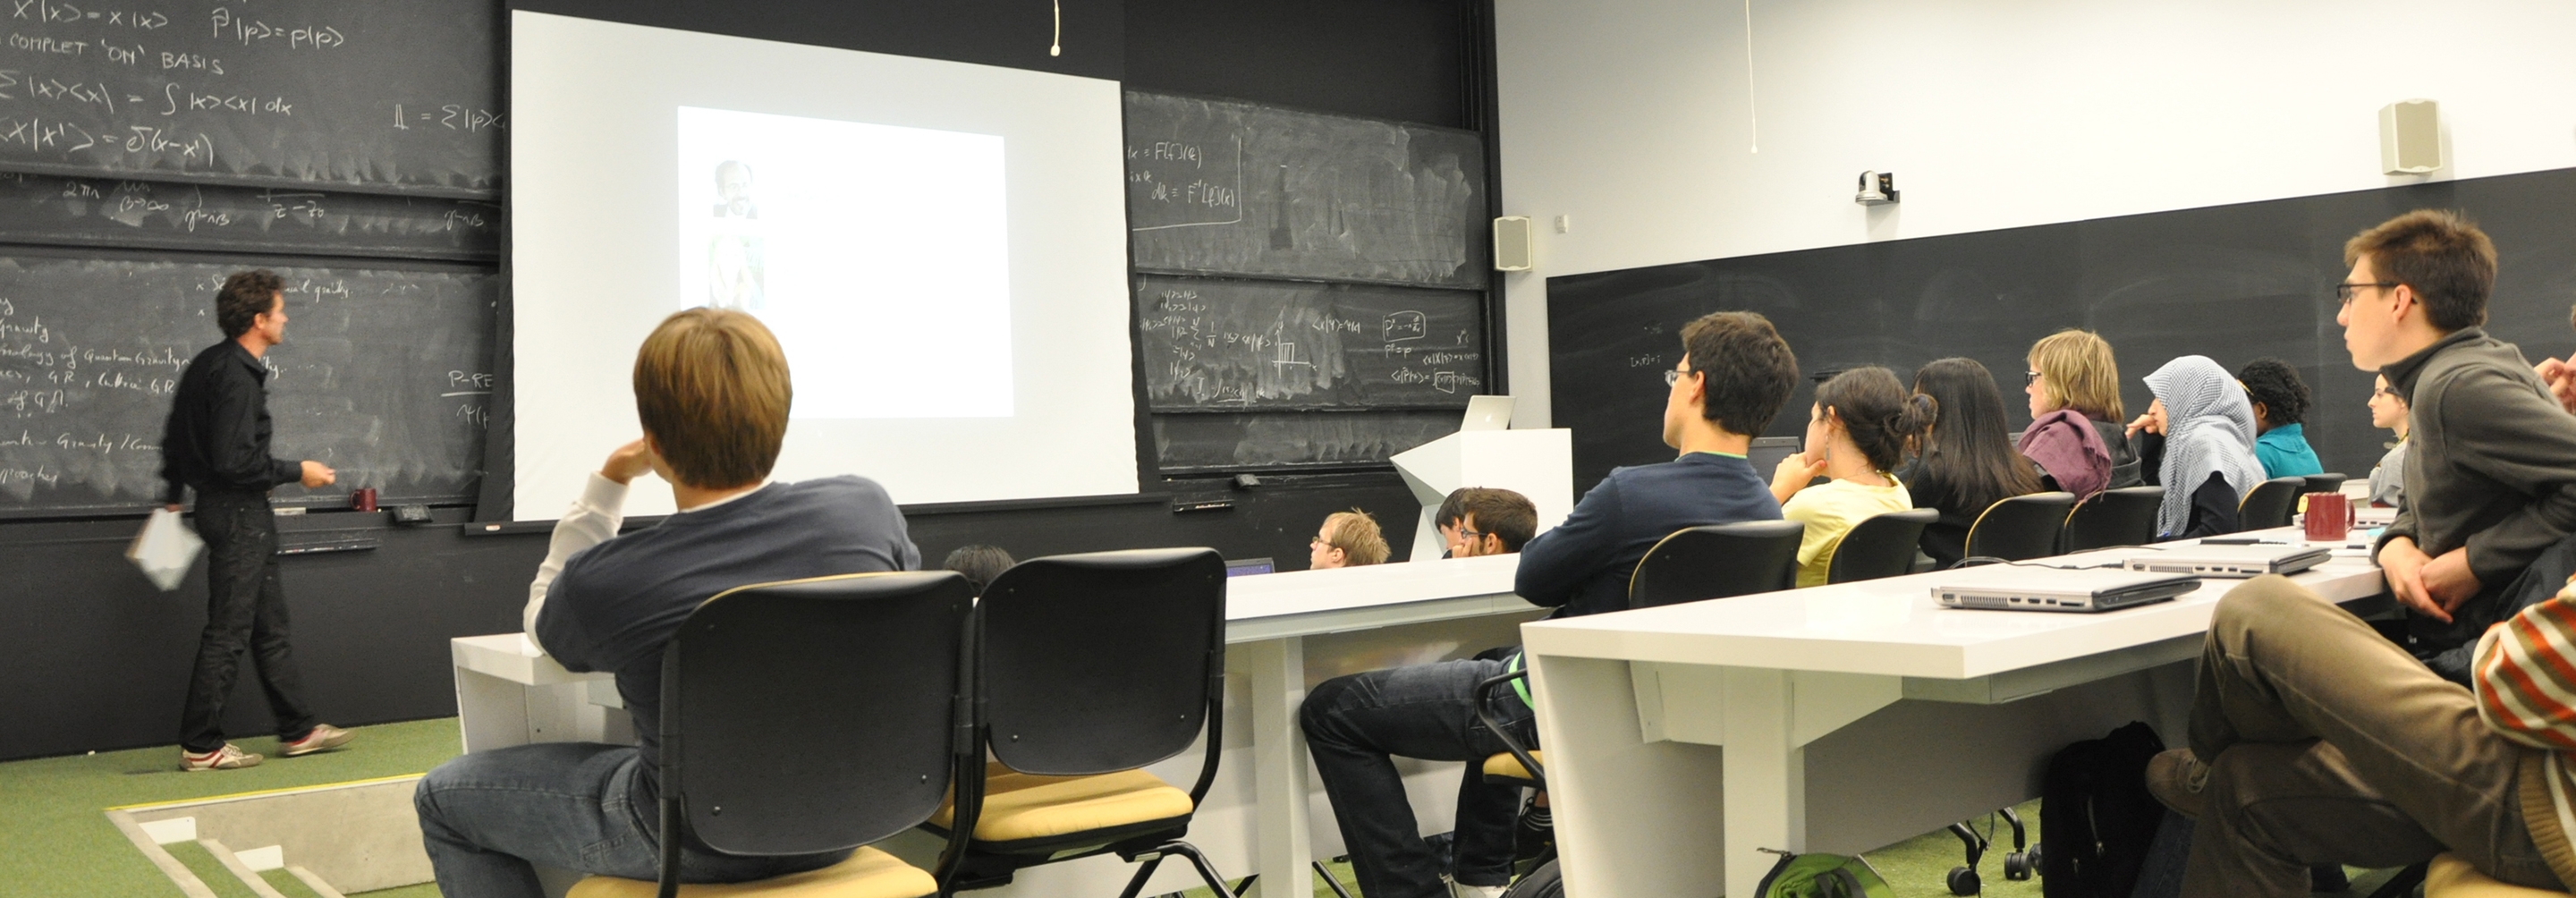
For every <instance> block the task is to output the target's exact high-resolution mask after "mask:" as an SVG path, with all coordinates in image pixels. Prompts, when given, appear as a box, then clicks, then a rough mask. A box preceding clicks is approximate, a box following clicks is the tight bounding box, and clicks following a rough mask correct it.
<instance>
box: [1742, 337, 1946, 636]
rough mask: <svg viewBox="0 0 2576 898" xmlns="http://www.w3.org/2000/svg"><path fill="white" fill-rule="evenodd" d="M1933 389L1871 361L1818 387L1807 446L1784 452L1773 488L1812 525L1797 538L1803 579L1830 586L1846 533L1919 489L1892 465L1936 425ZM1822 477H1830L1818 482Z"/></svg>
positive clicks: (1784, 511) (1795, 516) (1904, 503)
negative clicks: (1914, 385) (1924, 390)
mask: <svg viewBox="0 0 2576 898" xmlns="http://www.w3.org/2000/svg"><path fill="white" fill-rule="evenodd" d="M1935 411H1936V406H1935V405H1934V403H1933V399H1932V397H1930V396H1926V395H1923V394H1921V393H1909V392H1908V391H1907V390H1906V389H1905V384H1904V383H1903V382H1901V381H1898V380H1897V379H1896V373H1895V372H1893V371H1889V370H1887V369H1885V368H1881V367H1879V366H1877V365H1865V366H1862V367H1859V368H1854V369H1851V370H1849V371H1845V372H1843V373H1841V374H1837V375H1834V377H1833V379H1832V380H1828V381H1825V382H1824V384H1822V385H1820V386H1818V387H1816V404H1815V406H1814V407H1813V408H1811V409H1809V410H1808V417H1807V451H1805V452H1801V453H1798V454H1796V455H1791V456H1789V457H1787V458H1783V459H1781V460H1780V466H1779V467H1778V468H1777V469H1775V470H1774V471H1773V472H1772V474H1771V495H1773V496H1775V497H1777V498H1779V500H1780V516H1781V517H1783V518H1787V519H1789V520H1792V521H1796V522H1798V523H1801V524H1805V525H1807V535H1806V537H1805V538H1804V539H1803V540H1801V541H1800V542H1799V544H1798V585H1799V586H1823V585H1824V584H1825V577H1826V575H1827V574H1828V573H1830V572H1831V571H1832V570H1833V565H1834V550H1835V549H1836V548H1839V547H1841V546H1842V544H1843V534H1846V533H1850V532H1851V529H1852V528H1853V527H1854V526H1857V525H1858V524H1860V522H1862V521H1864V520H1867V519H1869V518H1870V517H1872V516H1875V515H1882V514H1886V513H1888V512H1892V511H1907V510H1911V509H1912V508H1913V507H1914V497H1913V495H1912V494H1910V493H1907V492H1906V491H1905V484H1902V483H1898V482H1897V481H1896V475H1894V474H1891V473H1889V472H1890V471H1894V470H1896V466H1897V465H1898V464H1899V463H1901V462H1903V461H1904V460H1905V445H1906V442H1907V441H1909V440H1912V439H1913V438H1915V437H1918V436H1921V435H1922V433H1923V431H1924V429H1925V428H1928V427H1930V426H1932V416H1933V414H1934V412H1935ZM1817 477H1826V478H1830V479H1829V480H1827V481H1826V482H1824V483H1821V484H1817V485H1815V486H1813V487H1810V486H1808V485H1807V484H1808V483H1809V482H1810V481H1813V480H1814V479H1816V478H1817Z"/></svg>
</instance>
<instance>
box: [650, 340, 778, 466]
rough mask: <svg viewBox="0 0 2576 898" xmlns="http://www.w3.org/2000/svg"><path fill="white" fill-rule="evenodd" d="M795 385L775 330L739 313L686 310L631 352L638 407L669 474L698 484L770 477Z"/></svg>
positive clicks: (776, 459)
mask: <svg viewBox="0 0 2576 898" xmlns="http://www.w3.org/2000/svg"><path fill="white" fill-rule="evenodd" d="M792 392H793V391H792V389H791V387H790V385H789V383H788V378H787V355H786V353H785V352H782V351H781V350H780V349H779V348H778V338H777V337H775V336H772V335H771V334H770V333H769V328H767V327H763V326H762V325H761V323H760V320H759V319H757V318H753V317H751V316H750V315H747V314H744V313H741V312H735V311H728V310H722V309H706V308H698V309H683V310H681V311H679V312H676V313H673V314H672V315H671V317H669V318H664V319H662V324H661V326H659V327H656V328H654V329H653V333H652V335H650V336H647V337H645V338H644V346H643V348H641V349H638V350H636V352H635V416H636V417H637V418H638V419H641V420H642V421H643V424H644V432H645V433H646V434H647V435H650V436H651V437H652V438H653V442H654V444H655V446H656V448H657V449H658V450H659V451H660V452H661V455H662V460H663V461H664V462H665V463H668V464H669V465H670V466H671V473H673V474H675V475H678V477H679V479H680V481H681V482H682V483H685V484H687V485H689V486H693V487H697V488H699V489H726V488H729V487H737V486H748V485H751V484H753V483H757V482H759V481H760V479H761V478H763V477H767V476H769V468H770V466H771V465H773V464H775V463H777V461H778V444H779V443H780V442H781V441H782V440H785V439H786V437H787V407H788V403H789V401H790V399H791V398H792Z"/></svg>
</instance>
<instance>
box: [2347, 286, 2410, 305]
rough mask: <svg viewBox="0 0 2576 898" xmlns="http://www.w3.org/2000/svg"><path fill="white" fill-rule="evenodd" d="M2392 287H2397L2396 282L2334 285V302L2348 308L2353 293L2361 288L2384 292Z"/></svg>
mask: <svg viewBox="0 0 2576 898" xmlns="http://www.w3.org/2000/svg"><path fill="white" fill-rule="evenodd" d="M2394 286H2397V282H2396V281H2374V282H2371V283H2367V284H2354V283H2348V282H2347V283H2341V284H2336V285H2335V301H2336V302H2338V303H2342V304H2344V305H2347V306H2348V305H2352V294H2353V291H2355V290H2360V289H2362V288H2364V287H2377V288H2380V289H2382V290H2385V289H2388V288H2390V287H2394Z"/></svg>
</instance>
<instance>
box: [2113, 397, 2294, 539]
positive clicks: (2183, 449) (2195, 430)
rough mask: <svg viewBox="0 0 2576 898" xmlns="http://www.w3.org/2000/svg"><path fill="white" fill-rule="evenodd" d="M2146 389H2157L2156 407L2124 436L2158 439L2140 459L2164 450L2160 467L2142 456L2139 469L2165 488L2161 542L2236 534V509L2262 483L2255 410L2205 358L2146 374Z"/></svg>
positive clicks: (2159, 530)
mask: <svg viewBox="0 0 2576 898" xmlns="http://www.w3.org/2000/svg"><path fill="white" fill-rule="evenodd" d="M2147 389H2149V390H2153V391H2155V394H2156V401H2155V404H2154V405H2151V406H2148V407H2147V413H2146V414H2144V415H2140V416H2138V420H2136V421H2132V422H2130V423H2129V432H2130V433H2131V434H2135V433H2137V432H2138V431H2140V430H2145V431H2147V432H2148V433H2153V434H2160V435H2162V436H2163V437H2164V439H2163V440H2162V443H2163V445H2162V446H2161V447H2155V446H2150V447H2148V451H2146V452H2142V453H2140V455H2141V456H2146V455H2150V454H2153V453H2155V452H2156V450H2157V449H2159V448H2160V449H2161V450H2162V452H2161V454H2162V455H2163V459H2162V460H2161V461H2158V460H2156V459H2153V458H2146V459H2144V461H2146V464H2145V465H2143V467H2145V468H2146V469H2147V470H2149V471H2154V472H2156V475H2157V477H2156V480H2157V482H2159V483H2162V484H2163V485H2164V488H2165V502H2164V507H2163V508H2162V509H2160V510H2158V511H2157V513H2156V532H2157V533H2159V534H2162V536H2161V537H2160V538H2161V539H2184V538H2188V537H2195V536H2213V535H2216V534H2221V533H2234V532H2236V531H2237V529H2238V524H2237V518H2236V506H2237V503H2239V502H2240V501H2242V500H2243V499H2244V497H2245V493H2246V492H2247V491H2248V490H2252V489H2253V488H2254V486H2255V484H2259V483H2262V482H2263V463H2262V462H2260V461H2258V460H2256V459H2255V458H2254V407H2253V405H2252V404H2251V403H2249V402H2248V401H2247V400H2246V398H2245V388H2244V386H2242V385H2240V384H2238V383H2237V382H2236V379H2235V378H2233V377H2230V376H2228V374H2227V369H2225V368H2221V367H2219V366H2218V363H2217V362H2213V361H2210V360H2209V357H2207V356H2197V355H2187V356H2183V357H2181V358H2178V359H2175V360H2173V361H2170V362H2166V363H2165V364H2164V367H2162V368H2158V369H2156V371H2155V373H2153V374H2149V375H2147ZM2150 442H2151V443H2152V442H2154V441H2150Z"/></svg>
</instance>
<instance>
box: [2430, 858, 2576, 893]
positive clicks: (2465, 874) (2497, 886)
mask: <svg viewBox="0 0 2576 898" xmlns="http://www.w3.org/2000/svg"><path fill="white" fill-rule="evenodd" d="M2424 898H2567V893H2566V892H2553V891H2550V890H2548V889H2534V888H2526V887H2523V886H2511V885H2505V884H2504V883H2501V882H2497V881H2495V879H2494V878H2492V877H2489V876H2487V875H2486V874H2484V873H2480V872H2478V869H2477V868H2476V867H2472V866H2469V862H2468V861H2464V860H2461V859H2460V856H2459V855H2456V854H2448V853H2444V854H2439V855H2435V856H2434V857H2433V863H2432V865H2431V866H2430V867H2427V868H2425V871H2424Z"/></svg>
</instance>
